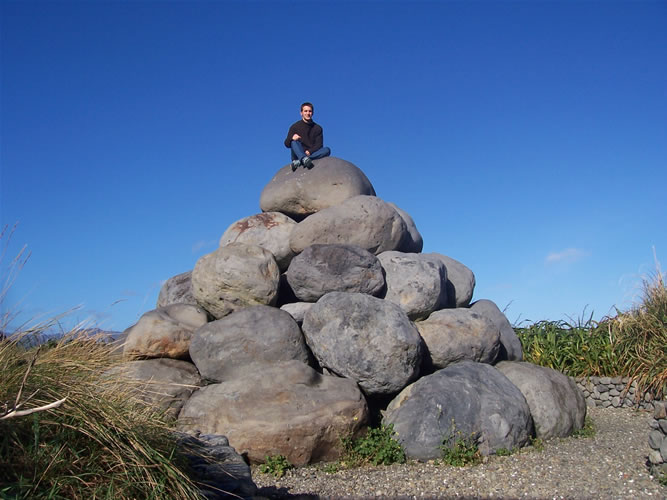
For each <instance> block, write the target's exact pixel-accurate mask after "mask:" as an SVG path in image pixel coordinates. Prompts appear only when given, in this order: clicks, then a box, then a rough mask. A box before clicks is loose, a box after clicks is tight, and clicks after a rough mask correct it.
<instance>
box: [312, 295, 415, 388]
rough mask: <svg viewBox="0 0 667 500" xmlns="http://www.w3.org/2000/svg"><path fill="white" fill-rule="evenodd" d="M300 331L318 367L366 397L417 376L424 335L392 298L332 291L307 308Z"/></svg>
mask: <svg viewBox="0 0 667 500" xmlns="http://www.w3.org/2000/svg"><path fill="white" fill-rule="evenodd" d="M302 330H303V333H304V335H305V337H306V342H307V343H308V346H309V347H310V350H311V351H312V353H313V355H314V356H315V357H316V358H317V360H318V362H319V363H320V365H321V366H322V367H324V368H327V369H329V370H331V371H332V372H334V373H336V374H338V375H340V376H343V377H347V378H350V379H352V380H354V381H355V382H357V383H358V384H359V387H361V390H362V391H364V393H365V394H367V395H387V394H394V393H396V392H398V391H400V390H401V389H403V387H405V386H406V385H407V384H409V383H410V382H411V381H413V380H414V379H415V378H416V377H417V376H418V375H419V370H420V365H421V359H422V349H423V342H422V339H421V337H420V336H419V332H418V331H417V329H416V328H415V326H414V324H413V323H412V322H411V321H410V320H409V318H408V316H407V315H406V314H405V312H404V311H403V310H402V309H401V308H400V307H399V306H397V305H396V304H393V303H392V302H389V301H386V300H382V299H378V298H376V297H371V296H370V295H365V294H361V293H344V292H332V293H329V294H327V295H325V296H324V297H322V298H321V299H320V300H318V301H317V303H316V304H314V305H313V306H312V307H311V308H310V309H309V310H308V312H307V313H306V316H305V318H304V320H303V325H302Z"/></svg>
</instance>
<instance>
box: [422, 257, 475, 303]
mask: <svg viewBox="0 0 667 500" xmlns="http://www.w3.org/2000/svg"><path fill="white" fill-rule="evenodd" d="M424 255H428V256H429V257H432V258H434V259H438V260H440V261H441V262H442V263H443V264H444V265H445V268H446V269H447V301H446V302H445V304H444V306H445V307H468V306H469V305H470V301H471V300H472V294H473V292H474V291H475V275H474V274H473V272H472V271H471V270H470V269H468V268H467V267H466V266H465V265H463V264H461V263H460V262H459V261H458V260H455V259H452V258H451V257H447V256H446V255H442V254H439V253H436V252H432V253H428V254H424Z"/></svg>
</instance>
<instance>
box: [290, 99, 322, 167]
mask: <svg viewBox="0 0 667 500" xmlns="http://www.w3.org/2000/svg"><path fill="white" fill-rule="evenodd" d="M285 146H286V147H288V148H290V149H291V150H292V172H294V171H295V170H296V169H297V168H298V167H299V166H304V167H306V168H309V169H310V168H313V160H317V159H318V158H324V157H325V156H329V155H330V154H331V150H330V149H329V148H325V147H324V132H323V131H322V127H320V126H319V125H318V124H317V123H315V122H314V121H313V105H312V104H311V103H309V102H304V103H303V104H302V105H301V120H299V121H298V122H296V123H294V124H292V126H291V127H290V128H289V132H287V138H286V139H285Z"/></svg>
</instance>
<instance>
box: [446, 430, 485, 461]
mask: <svg viewBox="0 0 667 500" xmlns="http://www.w3.org/2000/svg"><path fill="white" fill-rule="evenodd" d="M478 439H479V436H477V435H476V434H474V433H473V434H471V435H468V436H465V435H463V433H462V432H461V431H459V430H456V424H455V422H454V420H452V425H451V427H450V430H449V433H448V434H447V436H445V437H444V438H443V440H442V445H441V446H440V449H441V450H442V462H443V463H444V464H445V465H452V466H454V467H465V466H466V465H475V464H478V463H480V462H481V461H482V454H481V453H480V451H479V447H478V446H477V442H478Z"/></svg>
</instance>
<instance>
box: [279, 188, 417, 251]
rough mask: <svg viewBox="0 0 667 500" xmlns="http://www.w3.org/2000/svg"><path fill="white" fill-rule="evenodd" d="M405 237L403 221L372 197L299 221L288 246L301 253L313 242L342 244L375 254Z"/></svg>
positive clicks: (381, 202) (347, 203) (393, 248)
mask: <svg viewBox="0 0 667 500" xmlns="http://www.w3.org/2000/svg"><path fill="white" fill-rule="evenodd" d="M407 234H408V228H407V226H406V225H405V222H404V221H403V218H402V217H401V216H400V215H399V214H398V212H397V211H396V210H394V209H393V208H392V207H391V206H390V205H389V204H388V203H385V202H384V201H382V200H381V199H380V198H377V197H375V196H355V197H354V198H350V199H348V200H346V201H344V202H343V203H341V204H340V205H336V206H332V207H329V208H326V209H324V210H321V211H319V212H317V213H316V214H313V215H311V216H310V217H308V218H307V219H305V220H303V221H301V222H299V223H298V224H297V225H296V227H295V228H294V230H293V231H292V234H291V235H290V247H292V250H293V251H294V252H295V253H301V252H303V251H304V250H305V249H306V248H307V247H309V246H310V245H314V244H316V243H324V244H334V243H342V244H347V245H357V246H360V247H361V248H364V249H366V250H368V251H369V252H371V253H372V254H375V255H377V254H379V253H382V252H386V251H388V250H397V249H398V248H400V247H401V245H402V243H403V242H404V240H405V238H407Z"/></svg>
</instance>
